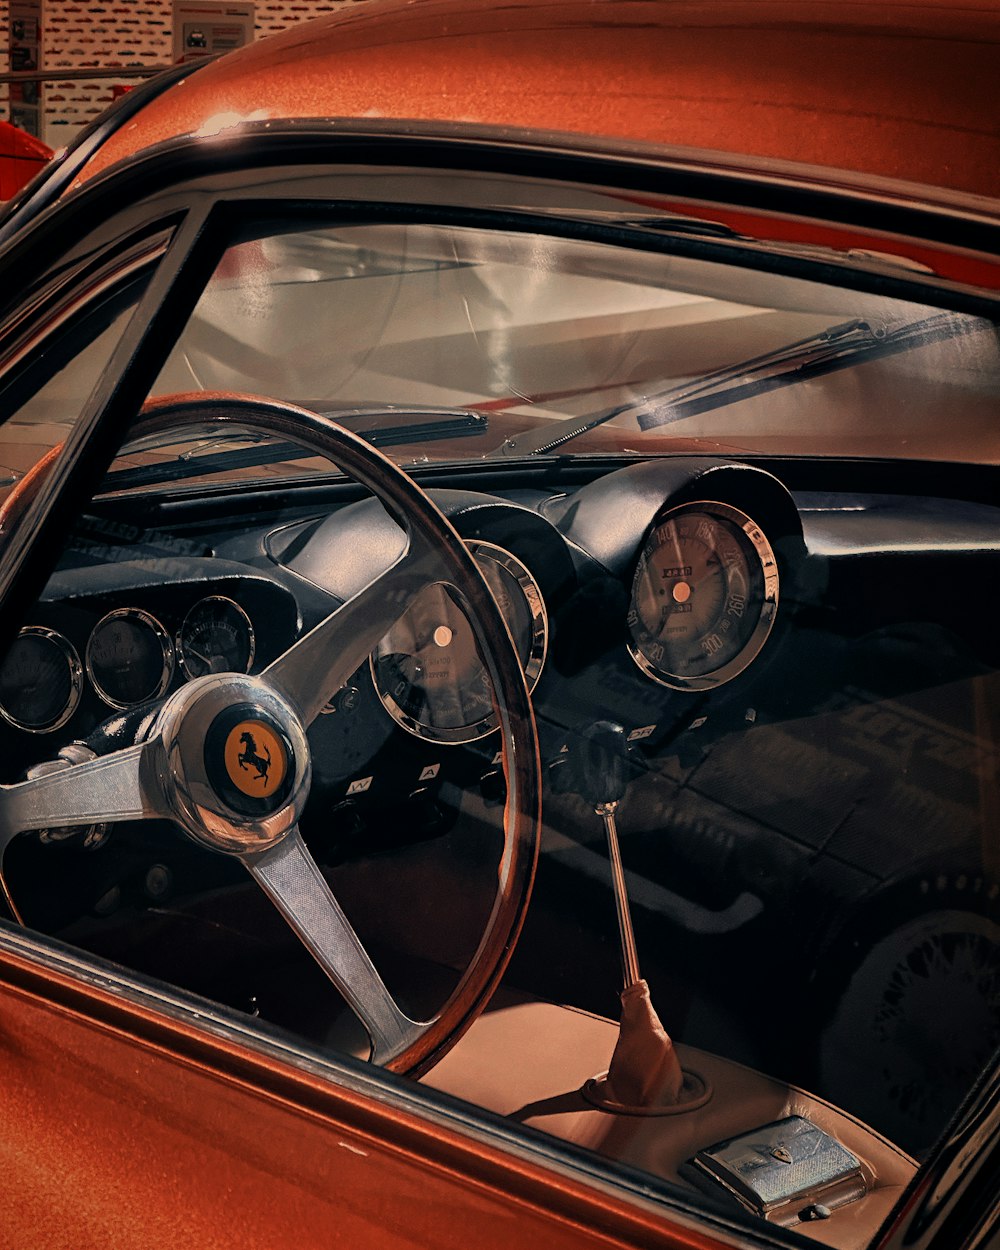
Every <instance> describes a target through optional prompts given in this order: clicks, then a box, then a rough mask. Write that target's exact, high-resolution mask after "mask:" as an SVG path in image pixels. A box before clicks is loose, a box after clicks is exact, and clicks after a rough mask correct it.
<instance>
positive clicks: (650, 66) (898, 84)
mask: <svg viewBox="0 0 1000 1250" xmlns="http://www.w3.org/2000/svg"><path fill="white" fill-rule="evenodd" d="M998 65H1000V0H905V2H903V0H896V2H895V3H886V2H884V0H880V2H879V3H870V2H868V0H701V2H698V3H695V2H691V0H504V3H502V4H498V5H493V4H488V3H482V2H479V3H476V2H471V3H470V2H469V0H388V2H387V3H383V2H382V0H371V2H366V3H365V4H363V5H360V4H359V5H358V6H357V7H355V8H351V9H348V10H346V11H342V12H340V13H337V14H333V15H329V16H327V17H321V18H317V19H315V20H312V21H309V22H305V23H301V24H299V25H297V26H294V27H292V28H290V29H289V30H287V31H285V32H283V33H282V34H280V35H276V36H273V37H271V38H268V39H265V40H262V41H260V42H259V43H256V44H252V45H250V46H248V47H247V48H244V49H241V50H239V51H237V52H234V53H231V54H229V55H227V56H225V57H223V58H221V59H220V60H218V61H216V62H215V63H213V64H210V65H207V66H202V68H201V69H200V70H199V72H198V73H196V74H192V75H191V76H190V77H187V78H184V79H182V80H180V81H179V82H175V83H174V84H173V85H172V86H170V87H169V88H168V89H167V90H165V91H163V92H162V93H160V94H159V95H158V96H156V97H155V98H153V99H151V100H150V101H149V102H148V103H147V104H146V105H145V106H144V107H143V108H142V109H141V110H140V111H139V112H138V114H137V115H136V116H134V117H133V118H131V119H130V121H129V123H128V124H127V125H126V126H123V127H121V128H120V129H119V130H118V131H117V132H115V133H114V134H112V135H111V136H110V137H109V138H108V139H107V141H106V142H105V143H104V144H103V146H102V147H101V148H100V149H99V150H98V151H97V152H96V153H95V155H94V156H92V157H91V159H90V160H89V162H88V163H87V164H86V165H85V166H84V167H83V169H82V170H81V171H80V173H79V174H78V177H77V182H78V183H79V182H80V181H84V180H86V179H88V178H90V177H92V176H93V175H94V174H96V173H97V172H99V171H101V170H102V169H105V168H107V167H108V166H110V165H112V164H114V163H115V162H117V161H120V160H123V159H129V158H132V157H134V156H135V155H136V153H137V152H139V151H141V150H142V149H144V148H146V147H148V146H150V145H152V144H154V143H157V142H161V141H164V140H168V139H172V138H176V137H179V136H184V135H191V134H202V135H211V134H214V133H219V132H220V131H223V130H225V129H227V128H229V127H232V126H234V125H235V124H237V123H238V122H240V121H241V120H244V119H282V118H287V119H298V118H353V119H362V120H365V119H368V120H372V121H378V122H379V123H380V124H383V125H384V124H385V122H386V121H387V120H388V121H419V122H421V123H440V124H442V127H443V128H444V129H445V130H447V128H452V129H453V128H454V127H455V126H456V125H457V126H461V127H465V128H468V129H469V130H470V131H474V132H478V133H482V132H483V131H487V132H489V133H492V134H494V135H499V136H501V137H503V136H508V137H519V132H525V131H534V132H544V133H545V135H546V136H548V137H551V136H558V135H564V136H565V135H569V136H581V135H585V136H588V137H590V138H596V139H597V140H599V141H601V142H602V144H603V146H604V147H606V148H607V147H610V148H612V149H614V148H616V147H621V146H622V145H623V144H624V145H632V144H640V145H655V146H657V147H663V146H664V145H666V146H668V147H670V148H671V149H677V148H680V149H694V150H697V151H699V152H701V153H704V152H711V153H725V154H730V155H733V154H735V157H736V163H737V164H749V165H750V166H758V167H759V165H760V163H761V162H765V163H766V162H781V163H792V164H793V165H805V166H809V167H820V168H821V169H822V170H824V171H851V175H850V176H849V177H847V178H846V179H845V178H842V177H840V176H839V175H838V174H835V173H832V172H831V175H830V176H831V178H832V180H833V181H835V182H842V183H845V185H852V186H857V185H859V182H860V184H861V185H864V183H865V181H866V180H872V179H874V180H879V179H891V180H894V181H902V182H905V183H911V184H913V183H915V184H921V185H923V186H927V187H935V188H945V189H947V190H948V191H951V192H959V193H962V196H963V198H964V197H968V196H974V197H986V199H987V200H992V201H997V200H1000V109H998V107H997V103H998V94H997V78H996V75H997V66H998ZM990 207H991V208H993V209H994V210H995V208H996V205H995V203H994V204H992V205H991V206H990Z"/></svg>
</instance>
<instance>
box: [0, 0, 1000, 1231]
mask: <svg viewBox="0 0 1000 1250" xmlns="http://www.w3.org/2000/svg"><path fill="white" fill-rule="evenodd" d="M998 49H1000V9H998V8H997V6H996V5H994V4H978V5H976V4H971V5H970V4H961V5H960V4H958V3H954V4H941V3H937V2H934V3H932V2H930V0H919V2H911V3H908V4H884V3H870V2H867V0H861V2H859V3H855V4H837V3H826V2H825V0H819V2H818V3H811V4H808V5H804V4H802V3H801V0H757V2H754V3H751V2H749V0H718V2H717V3H713V4H711V5H704V4H693V3H687V2H684V0H664V2H662V3H652V2H651V0H597V2H593V3H583V2H582V0H541V2H539V0H510V2H509V3H505V4H498V5H491V4H478V5H475V4H474V5H468V4H461V3H456V2H455V0H416V2H415V3H399V2H391V3H388V4H381V3H375V4H372V5H368V4H365V5H363V6H362V5H359V6H357V7H356V8H355V9H353V10H351V11H349V12H347V13H344V14H341V15H337V16H334V17H331V18H329V19H321V20H318V21H316V22H310V23H307V24H303V25H300V26H298V27H296V28H293V29H291V30H289V31H288V32H286V33H285V34H284V35H281V36H278V37H276V38H273V39H269V40H267V41H264V42H261V43H260V44H258V45H255V46H251V47H249V48H247V49H244V50H242V51H240V52H238V53H236V54H233V55H230V56H227V57H225V58H223V59H221V60H219V61H217V62H215V63H212V64H209V65H206V66H203V67H201V68H200V69H198V70H197V71H196V72H194V73H192V74H191V75H190V76H189V77H187V78H183V79H180V80H179V81H176V82H175V83H174V84H173V85H172V86H170V87H169V88H167V89H166V90H165V91H164V92H162V93H161V94H160V95H154V96H153V97H152V98H151V99H149V102H148V103H146V104H145V105H144V106H143V107H142V108H141V109H140V110H139V111H138V112H137V113H135V115H134V116H132V117H131V118H130V120H129V121H128V122H127V123H124V124H122V125H121V126H120V127H118V128H117V129H113V130H112V131H111V132H110V133H109V135H108V136H107V137H106V139H104V140H103V142H101V143H100V144H99V145H97V146H96V148H95V149H94V150H93V151H92V152H91V153H90V154H89V156H88V158H87V159H86V160H85V161H82V162H81V164H80V166H79V167H78V168H77V169H76V170H75V172H74V177H73V185H74V186H79V185H81V184H83V183H85V182H89V181H91V180H93V179H96V178H98V177H100V176H101V175H102V174H104V173H105V172H106V171H108V170H110V169H112V168H113V167H115V166H116V165H118V164H119V163H120V162H126V161H141V160H143V159H144V158H145V156H146V154H147V152H148V151H149V149H150V148H151V147H153V146H154V145H157V144H169V143H171V142H173V141H175V140H177V139H179V138H182V137H184V136H191V135H195V136H203V137H205V139H206V140H207V141H208V142H210V143H211V144H215V145H218V148H219V150H224V149H225V148H226V147H228V146H229V145H238V144H239V142H240V135H239V128H240V124H241V123H242V122H244V121H265V122H266V121H267V120H270V119H275V120H278V119H296V118H302V119H323V118H333V119H346V121H345V130H351V131H353V133H356V134H358V135H360V136H362V138H363V136H364V135H365V133H366V132H368V131H370V132H371V133H372V134H386V133H395V134H416V135H423V134H427V135H436V136H444V137H446V138H447V137H449V136H456V137H457V136H462V137H463V138H465V139H470V138H476V137H482V138H485V139H488V140H490V141H491V142H499V143H501V144H504V145H512V146H516V145H528V146H530V147H531V148H533V149H534V150H535V151H536V152H542V153H550V154H551V159H552V160H553V161H557V160H558V159H560V154H561V153H564V152H566V151H571V150H574V149H577V148H578V149H583V150H586V151H587V152H591V153H606V154H608V155H609V156H610V157H612V158H613V157H614V156H615V155H618V154H625V155H627V156H628V157H629V158H631V159H633V160H639V161H642V160H647V159H648V160H650V161H657V162H661V163H666V164H668V165H670V166H672V167H673V168H675V169H683V168H690V169H692V170H710V171H711V172H712V173H713V175H714V176H716V177H724V176H726V175H727V174H728V173H730V172H731V173H732V174H733V175H734V176H735V178H734V183H733V186H734V188H735V191H734V196H733V199H732V201H731V202H730V203H729V204H727V205H725V206H720V205H718V204H714V203H709V202H707V201H705V200H703V199H701V198H699V196H698V194H697V193H696V192H695V191H692V193H691V194H690V195H678V196H676V197H671V199H670V200H669V202H668V201H662V202H660V201H658V200H657V201H649V200H641V201H636V202H641V203H642V204H644V206H646V207H648V206H649V205H650V203H653V206H654V207H662V208H663V210H664V211H665V212H667V211H669V212H682V213H692V214H699V215H703V216H707V217H709V218H712V219H718V220H720V221H723V222H724V223H725V224H726V225H728V226H730V227H732V228H734V229H736V230H738V231H739V233H740V234H741V235H743V236H746V237H747V238H750V239H756V240H761V241H765V240H766V241H770V242H774V241H778V242H779V243H780V242H788V243H796V244H801V243H807V244H816V245H818V246H823V247H832V248H838V249H856V250H858V251H860V252H864V253H870V254H875V255H878V254H883V255H891V256H894V257H896V258H899V259H902V260H904V261H906V262H907V263H910V264H912V265H914V266H918V267H929V268H931V269H933V270H934V271H935V272H936V273H937V274H938V275H939V276H940V278H941V280H942V282H943V283H944V284H945V285H951V286H953V287H956V288H961V287H964V286H967V285H969V284H972V283H975V284H976V285H977V286H979V287H980V288H990V289H992V290H996V291H1000V263H998V262H997V261H996V259H995V258H993V257H991V256H990V255H989V254H988V251H987V250H986V249H984V248H979V247H978V246H977V245H976V244H975V242H974V241H970V243H969V244H968V245H967V246H966V245H962V244H960V243H958V242H956V241H955V240H954V238H948V239H945V238H942V237H939V236H938V235H936V234H935V233H934V232H933V231H930V230H928V231H926V232H923V233H922V229H921V227H922V218H921V217H920V206H921V205H930V206H932V207H933V208H934V210H935V211H936V213H937V214H938V215H939V216H943V217H947V216H948V215H949V214H951V215H954V216H956V218H960V219H961V220H963V221H981V222H987V223H989V224H990V225H991V226H992V227H996V225H997V224H998V222H1000V110H998V109H997V108H996V107H995V104H996V71H997V65H998V59H997V57H998ZM35 159H36V160H37V161H38V162H41V160H42V159H43V155H42V154H39V155H38V156H37V157H36V158H35ZM740 180H742V181H740ZM755 183H767V184H769V185H772V186H773V185H774V184H775V183H777V184H779V185H786V186H788V187H795V188H798V189H799V190H800V191H803V193H807V192H809V191H810V190H811V189H817V188H818V189H820V190H828V189H834V190H836V192H837V193H838V194H839V195H840V197H841V204H842V205H843V206H845V211H844V214H843V217H842V219H841V220H839V221H837V220H834V221H831V220H828V219H827V220H821V221H815V220H810V219H809V216H808V214H807V212H805V211H804V210H802V209H796V210H794V211H788V212H778V211H775V210H774V209H772V208H761V207H758V206H756V205H755V203H754V202H753V198H752V196H747V197H745V201H743V202H741V200H740V188H741V187H748V186H752V185H754V184H755ZM4 193H5V189H0V195H3V194H4ZM9 193H10V192H9V190H6V194H9ZM623 199H624V200H625V202H626V203H627V197H623ZM874 200H878V201H879V202H881V203H882V204H883V205H890V206H893V208H894V209H895V211H896V212H897V215H898V217H899V220H900V222H901V226H900V228H899V229H898V230H893V229H890V228H888V227H887V226H885V225H882V224H880V225H879V227H878V228H875V229H873V228H871V227H870V226H869V225H868V224H867V206H868V205H869V204H870V203H871V202H872V201H874ZM848 210H849V211H848ZM904 224H905V225H907V226H910V227H912V228H911V229H909V230H907V229H904V228H903V225H904ZM970 238H971V236H970ZM0 1036H2V1062H3V1069H4V1079H3V1081H2V1083H0V1118H2V1121H3V1123H4V1124H6V1125H9V1126H16V1134H14V1135H13V1136H12V1137H5V1140H4V1145H3V1154H4V1169H3V1171H4V1190H5V1193H7V1194H8V1195H9V1194H10V1193H12V1192H15V1191H16V1192H17V1193H18V1201H17V1203H16V1204H15V1207H14V1209H13V1210H12V1209H11V1207H10V1204H8V1202H7V1200H6V1199H4V1200H3V1201H2V1202H0V1209H2V1210H3V1215H2V1227H3V1234H2V1237H0V1240H2V1241H3V1243H4V1245H6V1246H9V1247H12V1248H13V1247H32V1248H33V1250H49V1248H54V1247H59V1246H66V1247H73V1250H78V1248H79V1247H81V1246H89V1245H95V1246H96V1245H106V1246H110V1245H114V1246H116V1247H121V1248H122V1250H124V1248H125V1247H130V1246H135V1247H140V1246H142V1247H146V1246H150V1245H154V1244H161V1245H168V1244H181V1243H183V1244H186V1245H191V1246H197V1247H200V1248H203V1250H209V1248H210V1247H226V1246H233V1247H236V1246H239V1247H247V1248H249V1247H268V1250H277V1248H278V1247H279V1246H289V1247H291V1246H296V1247H306V1246H320V1245H348V1244H350V1245H352V1246H354V1247H357V1248H358V1250H367V1248H369V1247H380V1248H381V1247H385V1248H386V1250H388V1248H391V1247H399V1248H400V1250H403V1247H413V1246H415V1245H434V1246H436V1247H448V1246H455V1247H476V1248H477V1250H487V1248H488V1247H493V1246H496V1247H498V1248H499V1247H501V1246H502V1247H510V1246H519V1247H525V1248H527V1247H534V1246H537V1247H546V1250H556V1248H557V1247H562V1246H565V1247H567V1248H568V1247H571V1246H572V1247H590V1246H593V1247H598V1246H608V1247H611V1246H623V1247H624V1246H635V1247H638V1246H645V1247H651V1246H671V1247H677V1248H678V1250H680V1248H681V1247H687V1248H690V1250H709V1247H712V1246H723V1245H732V1244H736V1243H739V1242H743V1243H744V1244H749V1242H747V1241H746V1237H747V1234H746V1233H745V1231H744V1232H742V1233H737V1232H735V1231H732V1230H730V1231H728V1232H727V1231H724V1230H721V1229H716V1231H715V1232H714V1233H710V1232H708V1231H706V1230H705V1229H702V1228H699V1227H698V1226H696V1225H695V1224H693V1223H692V1221H691V1220H690V1218H689V1217H687V1216H685V1215H683V1214H680V1213H678V1214H677V1215H676V1217H671V1216H670V1214H669V1212H668V1213H666V1214H665V1213H664V1209H663V1206H662V1205H660V1204H657V1205H655V1206H654V1204H652V1203H649V1202H647V1201H646V1200H645V1199H644V1198H643V1196H642V1194H641V1192H640V1191H639V1189H634V1190H633V1191H632V1192H630V1193H625V1192H622V1191H616V1190H615V1188H614V1187H613V1186H612V1185H611V1184H610V1183H609V1182H608V1180H607V1177H606V1176H605V1175H604V1174H602V1171H601V1168H600V1167H594V1168H592V1170H591V1174H590V1175H589V1177H588V1176H584V1175H582V1174H576V1175H574V1174H571V1173H569V1172H567V1171H566V1170H565V1169H564V1168H562V1167H560V1166H558V1165H557V1164H555V1163H551V1162H549V1161H547V1160H546V1157H545V1151H544V1147H543V1146H541V1145H537V1144H536V1145H533V1146H531V1147H530V1148H528V1147H526V1146H524V1145H523V1144H519V1143H518V1142H517V1140H516V1139H514V1140H513V1141H512V1140H510V1139H508V1137H505V1136H504V1132H505V1130H504V1129H503V1127H502V1126H501V1125H499V1123H497V1124H493V1125H490V1126H488V1127H487V1128H482V1127H476V1126H475V1125H470V1124H469V1123H466V1122H465V1119H464V1118H463V1113H462V1112H461V1110H460V1109H455V1108H451V1109H450V1110H449V1109H447V1108H446V1109H445V1110H441V1109H440V1108H438V1107H436V1106H434V1105H431V1106H425V1105H423V1104H422V1103H421V1102H419V1101H418V1100H417V1099H416V1098H414V1097H413V1096H412V1095H410V1094H408V1093H407V1087H406V1086H405V1084H404V1083H402V1082H398V1083H397V1084H398V1091H397V1092H398V1093H399V1098H398V1100H396V1101H393V1100H390V1099H386V1098H385V1097H384V1095H382V1094H381V1092H380V1087H377V1086H375V1085H373V1086H372V1087H371V1088H366V1087H365V1086H364V1084H363V1083H359V1082H358V1080H357V1078H353V1077H351V1078H345V1076H344V1073H343V1072H342V1071H339V1070H338V1069H337V1068H336V1065H335V1064H334V1065H332V1066H331V1067H329V1068H327V1069H324V1068H323V1066H322V1065H316V1064H315V1063H314V1062H313V1061H306V1060H302V1059H301V1058H299V1057H296V1056H295V1055H293V1054H291V1053H288V1052H285V1051H283V1050H282V1047H281V1046H280V1045H279V1044H278V1043H277V1042H275V1043H274V1044H273V1045H272V1046H270V1048H268V1047H262V1046H261V1045H259V1044H256V1043H255V1044H254V1045H249V1044H248V1045H246V1046H244V1047H241V1046H240V1045H237V1044H235V1043H234V1042H233V1040H232V1039H231V1038H228V1037H220V1036H217V1035H215V1034H213V1033H212V1031H211V1030H205V1031H202V1030H200V1029H198V1028H195V1027H193V1026H192V1025H190V1023H187V1022H186V1021H185V1018H184V1017H183V1016H182V1015H178V1014H174V1013H172V1012H171V1011H170V1010H169V1007H167V1008H166V1009H165V1008H164V1005H163V1003H162V1001H158V1000H156V999H155V997H153V996H152V995H151V994H144V993H143V992H140V991H136V993H135V994H134V995H132V996H131V997H122V996H120V995H119V994H117V993H115V992H114V991H113V990H111V989H109V988H108V987H106V986H104V985H102V984H101V982H100V979H99V978H97V977H93V976H89V975H87V974H85V973H83V972H81V970H80V968H79V967H77V966H75V965H74V963H73V961H72V959H70V958H68V957H67V961H66V964H65V967H63V968H62V969H57V968H55V967H53V966H52V965H51V964H49V965H45V964H41V963H38V962H37V961H36V960H35V959H34V957H33V955H32V952H31V949H30V943H27V942H26V943H25V945H24V950H23V952H22V954H21V955H20V956H19V957H17V958H15V957H13V956H11V955H10V954H7V955H4V956H3V957H2V958H0ZM352 1081H353V1084H352Z"/></svg>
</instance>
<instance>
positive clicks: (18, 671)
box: [0, 625, 83, 734]
mask: <svg viewBox="0 0 1000 1250" xmlns="http://www.w3.org/2000/svg"><path fill="white" fill-rule="evenodd" d="M82 689H83V666H82V665H81V664H80V657H79V656H78V655H77V653H76V648H75V647H74V646H73V644H72V643H71V642H69V641H68V640H67V639H66V638H64V637H63V636H62V634H60V633H57V632H56V631H55V630H54V629H44V628H43V627H42V626H40V625H27V626H25V628H24V629H22V630H21V632H20V633H19V634H18V636H17V638H15V640H14V644H13V646H12V647H11V648H10V650H9V651H8V652H7V656H6V658H5V660H4V662H3V666H2V667H0V715H2V716H3V717H4V719H5V720H8V721H10V723H11V724H12V725H16V726H17V728H18V729H24V730H27V732H28V733H33V734H44V733H51V732H52V731H53V730H54V729H59V728H61V726H63V725H65V724H66V722H67V721H68V720H69V718H70V717H71V716H72V715H73V713H74V712H75V711H76V707H77V704H78V703H79V702H80V692H81V691H82Z"/></svg>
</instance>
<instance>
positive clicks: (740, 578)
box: [628, 502, 778, 690]
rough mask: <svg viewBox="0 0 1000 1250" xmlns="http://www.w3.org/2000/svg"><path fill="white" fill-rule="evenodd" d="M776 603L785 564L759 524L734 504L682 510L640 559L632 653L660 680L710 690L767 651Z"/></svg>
mask: <svg viewBox="0 0 1000 1250" xmlns="http://www.w3.org/2000/svg"><path fill="white" fill-rule="evenodd" d="M777 605H778V566H777V563H776V561H775V558H774V552H773V551H772V549H771V545H770V543H768V541H767V539H766V538H765V537H764V534H763V532H762V531H761V530H760V528H759V527H758V526H757V525H756V524H755V522H753V521H752V520H751V519H750V518H749V517H748V516H747V515H746V514H745V513H743V512H740V511H739V509H738V508H733V507H731V506H730V505H728V504H722V503H712V502H703V503H689V504H683V505H681V506H680V507H678V508H673V509H672V510H671V511H670V512H667V513H666V514H665V515H664V516H663V517H662V518H661V520H660V522H659V524H658V525H657V526H656V528H655V529H654V530H653V531H652V533H651V534H650V536H649V539H648V541H647V542H646V545H645V547H644V548H643V551H642V555H641V556H640V557H639V563H638V565H637V566H636V570H635V578H634V580H633V582H632V602H631V605H630V610H629V615H628V626H629V632H630V634H631V640H630V642H629V652H630V653H631V655H632V658H633V659H634V660H635V662H636V663H637V664H638V665H639V667H640V668H641V669H642V671H643V672H644V673H646V674H647V676H649V677H652V678H653V680H654V681H658V682H661V683H662V684H663V685H665V686H672V687H673V688H675V689H678V690H707V689H709V688H711V687H713V686H719V685H722V683H723V682H727V681H730V680H731V679H732V678H733V677H735V676H736V675H737V674H738V673H741V672H743V670H744V669H745V668H746V667H747V665H748V664H749V663H750V662H751V661H752V660H753V659H754V658H755V657H756V656H757V655H758V654H759V652H760V649H761V647H763V645H764V643H765V642H766V640H767V637H768V634H769V633H770V632H771V627H772V625H773V624H774V618H775V613H776V611H777Z"/></svg>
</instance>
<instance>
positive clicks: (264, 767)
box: [225, 720, 288, 799]
mask: <svg viewBox="0 0 1000 1250" xmlns="http://www.w3.org/2000/svg"><path fill="white" fill-rule="evenodd" d="M225 760H226V772H227V773H228V775H229V780H230V781H231V782H232V783H233V785H234V786H235V787H236V789H237V790H239V791H240V792H241V793H242V794H246V795H249V796H250V797H251V798H254V799H267V798H270V797H271V795H272V794H274V792H275V791H276V790H277V789H278V788H279V787H280V786H281V783H282V782H283V781H284V780H285V774H286V773H287V772H288V756H287V754H286V752H285V744H284V743H283V742H282V741H281V739H280V738H279V737H278V735H277V734H276V733H275V732H274V730H273V729H272V728H271V727H270V725H265V724H264V722H263V721H259V720H241V721H240V722H239V724H237V725H234V726H233V728H232V729H230V731H229V733H228V735H227V737H226V746H225Z"/></svg>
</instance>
